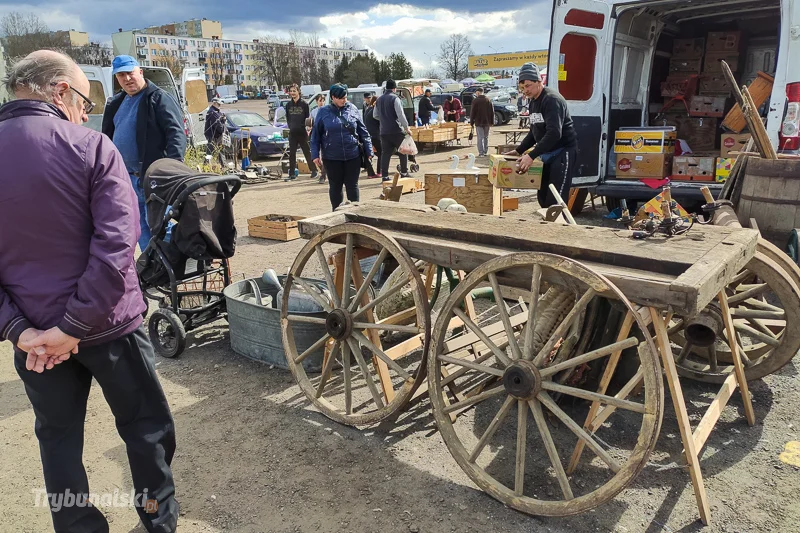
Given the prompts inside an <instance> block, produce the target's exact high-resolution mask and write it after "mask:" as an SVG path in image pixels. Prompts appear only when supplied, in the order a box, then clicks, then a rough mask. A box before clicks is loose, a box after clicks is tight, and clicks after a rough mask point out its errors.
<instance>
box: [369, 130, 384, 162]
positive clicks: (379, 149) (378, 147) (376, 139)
mask: <svg viewBox="0 0 800 533" xmlns="http://www.w3.org/2000/svg"><path fill="white" fill-rule="evenodd" d="M370 139H372V146H374V147H375V161H376V162H377V163H378V167H380V166H381V154H382V153H383V143H381V136H380V135H370ZM378 170H380V168H379V169H378Z"/></svg>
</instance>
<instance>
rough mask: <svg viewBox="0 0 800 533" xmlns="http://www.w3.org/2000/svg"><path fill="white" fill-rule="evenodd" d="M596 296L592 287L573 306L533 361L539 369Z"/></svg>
mask: <svg viewBox="0 0 800 533" xmlns="http://www.w3.org/2000/svg"><path fill="white" fill-rule="evenodd" d="M596 294H597V293H596V292H595V291H594V289H592V288H591V287H590V288H589V289H588V290H587V291H586V292H585V293H584V294H583V296H581V299H580V300H578V301H577V302H575V305H573V306H572V309H570V311H569V313H568V314H567V316H566V317H565V318H564V320H563V321H562V322H561V324H559V325H558V327H557V328H556V330H555V331H554V332H553V334H552V335H550V338H549V339H547V342H546V343H545V345H544V347H543V348H542V349H541V350H539V354H538V355H537V356H536V358H535V359H534V360H533V364H535V365H536V366H538V367H541V366H542V364H543V362H544V358H545V357H547V356H548V355H549V354H550V352H551V351H553V347H554V346H555V345H556V343H557V342H558V340H559V339H560V338H562V337H563V336H564V335H566V334H567V330H568V329H569V328H570V326H571V325H572V322H573V320H575V318H577V317H578V315H579V314H580V313H582V312H583V310H584V309H586V306H587V305H589V302H591V301H592V298H594V297H595V295H596ZM526 348H527V347H526ZM531 355H532V354H530V353H526V354H525V356H526V358H530V356H531Z"/></svg>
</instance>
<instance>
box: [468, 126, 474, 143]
mask: <svg viewBox="0 0 800 533" xmlns="http://www.w3.org/2000/svg"><path fill="white" fill-rule="evenodd" d="M474 136H475V124H470V126H469V138H468V139H467V140H469V141H471V140H472V137H474Z"/></svg>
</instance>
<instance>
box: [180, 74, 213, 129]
mask: <svg viewBox="0 0 800 533" xmlns="http://www.w3.org/2000/svg"><path fill="white" fill-rule="evenodd" d="M181 95H182V96H183V102H184V104H185V106H186V112H187V113H188V115H189V124H190V128H191V130H192V137H193V138H194V144H195V145H199V144H206V142H207V141H206V137H205V120H206V117H205V113H204V111H205V109H206V108H208V92H207V91H206V74H205V69H204V68H202V67H192V68H185V69H183V73H182V74H181Z"/></svg>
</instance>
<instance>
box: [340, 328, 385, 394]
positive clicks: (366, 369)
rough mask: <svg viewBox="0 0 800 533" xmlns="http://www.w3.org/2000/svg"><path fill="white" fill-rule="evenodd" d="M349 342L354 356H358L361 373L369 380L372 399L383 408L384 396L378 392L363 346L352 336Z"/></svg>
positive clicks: (368, 384) (368, 385)
mask: <svg viewBox="0 0 800 533" xmlns="http://www.w3.org/2000/svg"><path fill="white" fill-rule="evenodd" d="M347 344H348V346H350V351H352V352H353V356H354V357H355V358H356V363H358V367H359V368H360V369H361V374H362V375H363V376H364V380H365V381H366V382H367V387H368V388H369V392H370V394H372V399H373V400H374V401H375V405H377V406H378V409H381V408H383V405H384V404H383V398H381V394H380V393H379V392H378V387H377V386H376V385H375V380H373V379H372V374H371V373H370V371H369V367H368V366H367V363H366V361H364V356H363V355H362V353H361V347H360V346H359V345H358V343H357V342H356V341H355V339H353V338H352V337H350V338H348V339H347Z"/></svg>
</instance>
